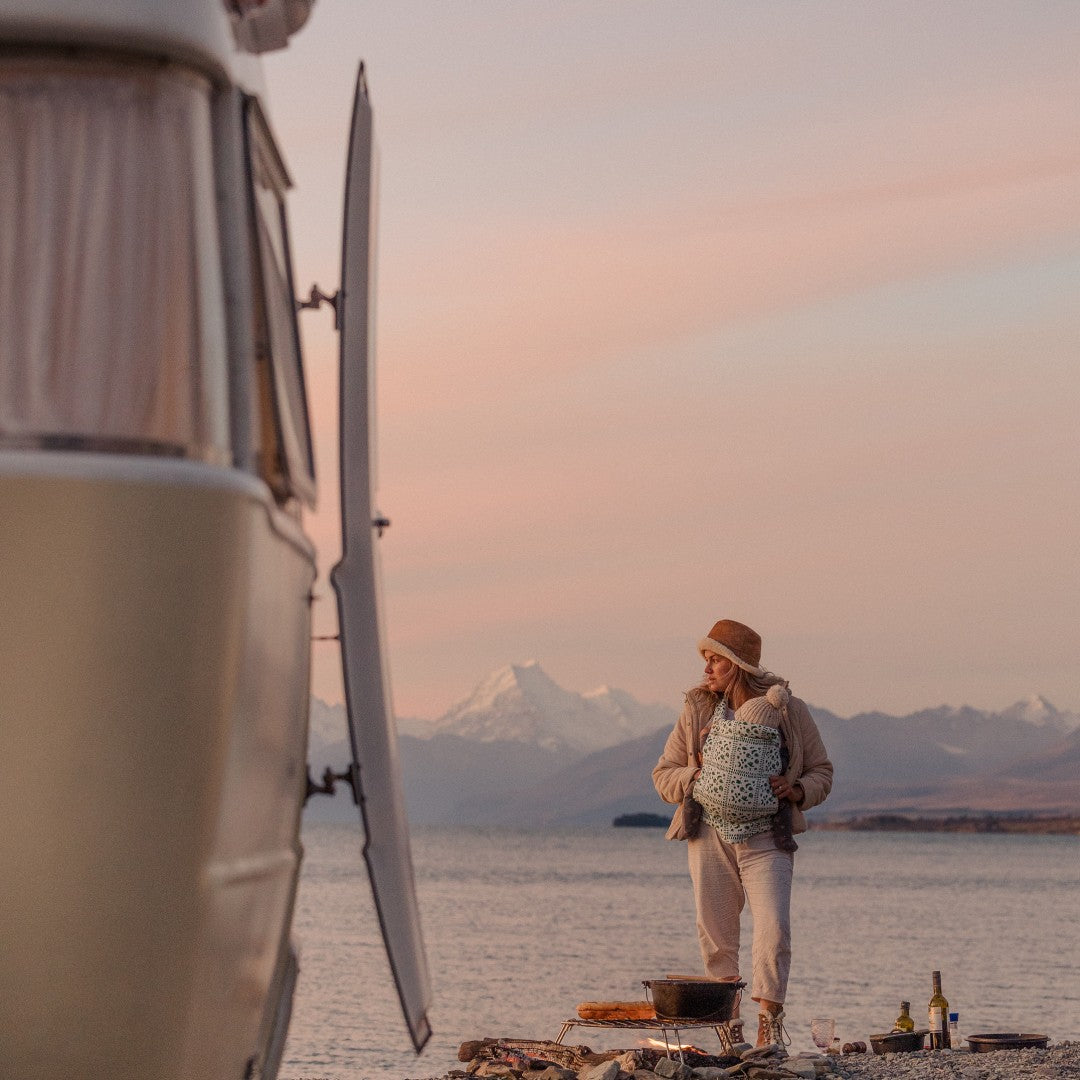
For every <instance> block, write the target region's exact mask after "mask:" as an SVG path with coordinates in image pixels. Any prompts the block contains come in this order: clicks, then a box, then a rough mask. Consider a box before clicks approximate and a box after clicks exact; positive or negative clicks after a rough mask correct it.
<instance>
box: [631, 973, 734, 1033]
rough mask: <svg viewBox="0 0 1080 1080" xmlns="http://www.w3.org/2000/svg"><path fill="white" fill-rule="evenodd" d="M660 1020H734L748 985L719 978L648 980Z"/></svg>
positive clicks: (644, 981) (645, 981)
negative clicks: (739, 995)
mask: <svg viewBox="0 0 1080 1080" xmlns="http://www.w3.org/2000/svg"><path fill="white" fill-rule="evenodd" d="M642 985H643V986H644V987H645V989H646V991H647V992H648V993H649V994H650V995H651V997H652V1003H653V1008H654V1009H655V1010H656V1016H657V1019H659V1020H709V1021H715V1022H716V1023H718V1024H719V1023H721V1022H722V1021H724V1020H730V1019H731V1014H732V1013H733V1012H734V1011H735V1001H736V999H737V996H738V993H739V991H740V990H742V989H743V988H744V987H745V986H746V983H744V982H720V981H719V980H717V979H644V980H643V981H642Z"/></svg>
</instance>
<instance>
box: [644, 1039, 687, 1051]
mask: <svg viewBox="0 0 1080 1080" xmlns="http://www.w3.org/2000/svg"><path fill="white" fill-rule="evenodd" d="M638 1046H647V1047H649V1048H650V1049H653V1050H667V1049H669V1048H670V1049H671V1050H693V1049H694V1044H693V1043H688V1042H677V1041H676V1040H675V1039H673V1038H672V1039H668V1041H667V1042H664V1040H663V1039H651V1038H645V1039H642V1040H640V1041H639V1042H638Z"/></svg>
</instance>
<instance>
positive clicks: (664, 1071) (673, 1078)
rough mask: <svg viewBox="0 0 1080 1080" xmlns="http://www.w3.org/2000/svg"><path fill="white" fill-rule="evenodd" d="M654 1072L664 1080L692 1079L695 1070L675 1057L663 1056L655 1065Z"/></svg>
mask: <svg viewBox="0 0 1080 1080" xmlns="http://www.w3.org/2000/svg"><path fill="white" fill-rule="evenodd" d="M653 1072H654V1073H656V1075H657V1076H662V1077H664V1080H691V1078H692V1077H693V1075H694V1070H693V1069H691V1068H690V1066H689V1065H684V1064H683V1063H682V1062H681V1061H676V1060H675V1059H674V1058H669V1057H662V1058H661V1059H660V1060H659V1061H658V1062H657V1063H656V1064H655V1065H654V1066H653Z"/></svg>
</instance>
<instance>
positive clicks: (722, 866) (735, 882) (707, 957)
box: [687, 822, 795, 1004]
mask: <svg viewBox="0 0 1080 1080" xmlns="http://www.w3.org/2000/svg"><path fill="white" fill-rule="evenodd" d="M687 856H688V858H689V861H690V878H691V880H692V881H693V883H694V901H695V903H696V905H697V929H698V941H699V942H700V944H701V959H702V961H703V963H704V965H705V973H706V974H707V975H709V976H710V977H711V978H714V979H735V978H738V977H739V916H740V915H741V914H742V909H743V905H744V904H745V903H747V902H749V904H750V914H751V915H752V917H753V920H754V941H753V953H752V958H753V968H754V973H753V978H752V980H750V996H751V997H752V998H754V1000H755V1001H761V1000H765V1001H777V1002H780V1003H781V1004H782V1003H783V1001H784V997H785V995H786V994H787V981H788V972H789V971H790V969H791V872H792V870H793V868H794V865H795V856H794V855H793V854H792V853H791V852H790V851H779V850H778V849H777V847H776V845H775V844H774V843H773V838H772V835H771V834H770V833H763V834H762V835H760V836H752V837H751V838H750V839H749V840H747V841H745V842H744V843H741V844H729V843H727V841H725V840H723V839H721V837H720V834H719V833H718V832H717V831H716V830H715V829H714V828H712V827H710V826H709V825H707V824H705V822H702V823H701V830H700V832H699V833H698V835H697V837H696V838H695V839H693V840H688V841H687Z"/></svg>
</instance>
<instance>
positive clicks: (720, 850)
mask: <svg viewBox="0 0 1080 1080" xmlns="http://www.w3.org/2000/svg"><path fill="white" fill-rule="evenodd" d="M698 651H699V652H700V653H701V655H702V657H703V658H704V660H705V679H704V682H703V683H702V685H701V686H698V687H695V688H694V689H693V690H690V691H689V692H688V693H687V694H686V703H685V705H684V706H683V710H682V714H681V715H680V717H679V719H678V721H677V722H676V724H675V727H674V730H673V731H672V732H671V734H670V735H669V736H668V740H667V743H666V744H665V746H664V752H663V754H662V755H661V757H660V760H659V761H658V762H657V764H656V768H655V769H653V784H654V785H655V787H656V790H657V792H658V793H659V795H660V797H661V798H662V799H663V800H664V801H665V802H669V803H679V804H681V805H680V806H679V808H678V810H676V812H675V816H674V818H673V819H672V823H671V828H670V829H669V830H668V833H667V835H668V839H679V840H681V839H686V840H688V844H687V848H688V857H689V863H690V877H691V880H692V881H693V886H694V900H695V903H696V905H697V929H698V940H699V942H700V944H701V956H702V960H703V962H704V965H705V971H706V973H707V974H708V975H709V976H710V977H711V978H714V979H725V980H735V979H738V977H739V916H740V914H741V912H742V909H743V905H744V904H745V903H746V902H749V904H750V911H751V913H752V915H753V920H754V941H753V976H752V981H751V988H750V994H751V997H752V998H753V1000H754V1001H756V1002H757V1003H758V1007H759V1013H758V1033H757V1045H758V1046H763V1045H766V1044H768V1043H778V1044H781V1045H783V1043H784V1042H785V1041H787V1040H786V1039H785V1034H784V1025H783V1019H784V999H785V995H786V993H787V980H788V970H789V968H790V964H791V875H792V869H793V867H794V855H793V851H794V849H795V847H796V845H795V843H794V842H793V841H792V840H791V835H790V834H791V832H796V833H799V832H805V830H806V819H805V818H804V817H803V811H804V810H808V809H809V808H810V807H812V806H817V805H818V803H820V802H822V801H823V800H824V799H825V797H826V796H827V795H828V794H829V790H830V788H831V787H832V775H833V767H832V762H830V761H829V758H828V755H827V754H826V753H825V746H824V744H823V743H822V741H821V736H820V734H819V733H818V729H817V725H816V724H815V723H814V720H813V718H812V717H811V715H810V710H809V709H808V708H807V707H806V705H805V703H804V702H802V701H800V700H799V698H797V697H792V696H791V695H790V694H789V693H788V692H787V683H786V681H785V680H784V679H782V678H780V677H779V676H778V675H774V674H772V673H771V672H769V671H766V670H765V669H764V668H762V667H761V666H760V662H761V637H760V636H759V635H758V634H756V633H755V632H754V631H753V630H751V629H750V627H748V626H744V625H743V624H742V623H738V622H733V621H732V620H730V619H722V620H721V621H720V622H718V623H716V625H715V626H713V628H712V629H711V630H710V631H709V634H708V636H707V637H704V638H702V639H701V641H700V642H698ZM788 813H789V814H790V819H789V824H790V831H789V830H788V828H787V827H786V826H785V818H786V817H787V814H788ZM698 816H700V818H701V820H700V823H699V824H695V819H696V818H697V817H698Z"/></svg>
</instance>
